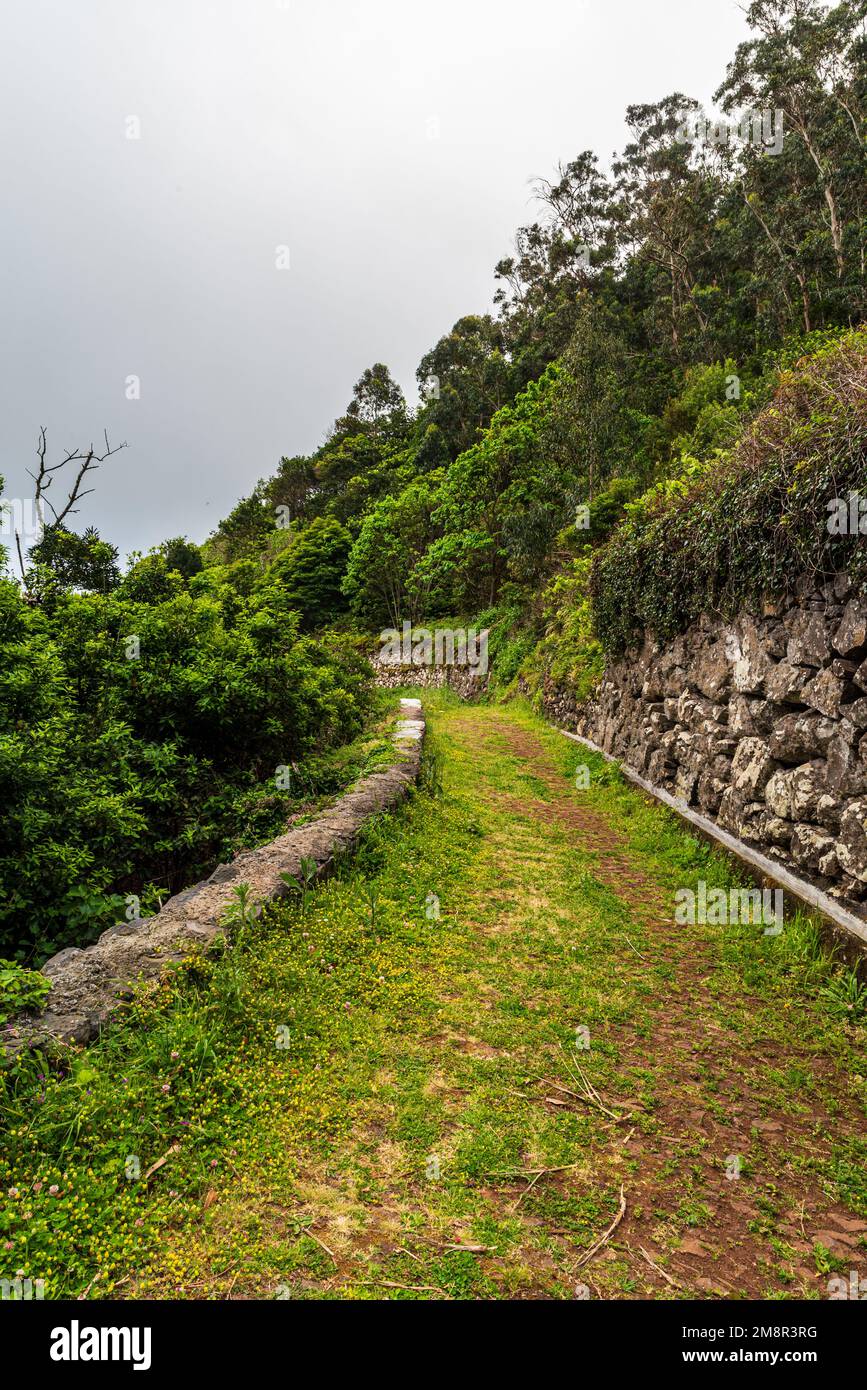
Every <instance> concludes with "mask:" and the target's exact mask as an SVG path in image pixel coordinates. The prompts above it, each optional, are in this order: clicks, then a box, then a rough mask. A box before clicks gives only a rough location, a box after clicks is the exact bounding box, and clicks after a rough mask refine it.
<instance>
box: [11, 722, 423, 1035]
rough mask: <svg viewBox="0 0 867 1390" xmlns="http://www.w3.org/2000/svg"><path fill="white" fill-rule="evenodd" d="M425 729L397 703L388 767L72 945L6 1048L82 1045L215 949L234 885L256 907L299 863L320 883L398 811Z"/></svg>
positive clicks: (282, 889) (48, 968)
mask: <svg viewBox="0 0 867 1390" xmlns="http://www.w3.org/2000/svg"><path fill="white" fill-rule="evenodd" d="M424 729H425V725H424V720H423V719H422V717H421V704H420V702H419V701H418V700H402V701H401V719H400V720H399V721H398V723H397V726H396V730H395V734H394V742H395V761H394V763H393V764H392V766H390V767H387V768H385V769H383V770H382V771H380V772H374V773H371V775H370V776H369V777H365V778H364V779H363V780H362V781H361V782H359V784H358V785H357V786H356V787H355V788H353V790H352V791H348V792H346V793H345V794H344V795H343V796H341V797H339V798H338V800H337V802H336V803H335V804H334V806H332V807H331V808H330V809H329V810H327V811H324V812H323V813H322V814H321V815H318V816H315V817H314V818H313V819H312V820H310V821H309V822H307V823H306V824H304V825H297V826H294V827H293V828H292V829H290V830H288V831H287V832H286V834H285V835H280V836H278V837H277V839H276V840H272V841H271V842H270V843H269V844H267V845H264V846H263V847H262V848H261V849H253V850H248V851H246V852H244V853H243V854H239V855H238V856H237V857H236V858H235V859H233V860H232V862H231V863H230V864H221V865H220V866H219V867H218V868H217V869H215V870H214V872H213V873H212V874H211V876H210V878H208V879H205V880H204V882H202V883H197V884H196V885H195V886H194V887H192V888H188V889H186V890H185V891H184V892H183V893H178V894H177V895H176V896H175V897H173V898H171V899H170V900H169V901H168V902H167V903H166V904H165V906H164V907H163V908H162V910H161V911H160V912H158V913H157V914H156V915H155V916H154V917H145V918H141V919H138V920H136V921H133V922H120V923H118V924H117V926H114V927H109V929H108V930H107V931H105V932H103V934H102V936H101V937H100V939H99V941H98V942H97V943H96V944H95V945H94V946H87V947H83V948H81V947H76V946H70V947H67V948H66V949H65V950H63V951H59V952H58V954H57V955H56V956H52V958H51V960H49V961H46V963H45V965H44V966H43V967H42V973H43V974H44V975H47V976H48V978H49V979H50V981H51V992H50V994H49V995H48V998H47V1001H46V1006H45V1008H44V1009H43V1010H40V1011H39V1012H37V1013H33V1014H29V1015H22V1016H19V1017H18V1018H17V1019H16V1020H15V1022H14V1023H13V1024H12V1025H10V1027H9V1028H8V1030H7V1034H6V1039H5V1042H6V1046H7V1047H9V1048H11V1049H13V1050H15V1049H17V1048H20V1047H22V1046H27V1045H33V1044H35V1043H38V1042H40V1041H41V1040H42V1039H44V1038H46V1037H53V1038H57V1039H60V1040H61V1041H64V1042H75V1043H85V1042H87V1041H88V1040H89V1039H90V1038H92V1037H94V1036H96V1034H97V1033H98V1032H99V1030H100V1028H101V1027H102V1025H103V1024H104V1023H105V1022H106V1020H107V1019H108V1018H109V1016H110V1014H111V1013H112V1012H113V1010H114V1009H116V1008H117V1007H118V1004H119V1003H120V1002H121V1000H123V999H125V998H128V997H129V996H130V995H131V993H132V992H133V989H134V988H135V986H136V985H138V984H141V983H142V982H144V981H146V980H148V979H153V978H154V977H156V976H158V975H160V974H161V973H162V971H163V970H164V969H165V968H166V966H167V965H168V964H169V963H171V962H172V961H180V960H182V959H183V958H184V957H185V956H188V955H190V954H191V953H193V952H195V951H196V950H201V949H204V948H206V947H207V946H209V945H210V944H211V943H212V942H213V940H214V938H215V937H216V936H217V935H218V933H219V932H220V931H221V920H222V918H223V915H224V913H225V911H226V908H227V907H228V906H229V904H230V903H231V902H232V900H233V897H234V893H235V889H236V888H237V887H238V886H239V885H240V884H242V883H246V884H247V885H248V886H249V889H250V899H251V901H252V902H253V903H263V902H268V901H272V900H274V899H277V898H280V897H283V896H285V895H286V894H287V893H289V892H290V887H289V885H288V884H287V883H286V881H285V879H284V877H283V875H284V874H287V875H289V876H290V877H291V878H294V879H296V880H300V877H301V861H302V859H306V860H312V861H313V862H314V863H315V865H316V872H317V875H321V874H325V873H327V871H328V869H329V867H330V865H331V864H332V863H333V861H334V858H335V855H337V854H339V853H341V852H346V851H349V850H351V849H352V847H353V845H354V843H355V841H356V838H357V836H358V832H359V830H360V829H361V827H362V826H363V825H364V823H365V822H366V821H367V820H368V819H369V818H370V817H371V816H373V815H376V814H378V813H379V812H381V811H385V810H387V809H388V808H389V807H391V806H393V805H395V804H396V803H397V802H398V801H399V800H400V799H401V798H402V797H403V796H404V795H405V794H406V792H407V790H408V788H409V786H410V785H411V784H412V783H413V782H414V781H415V780H416V778H417V776H418V771H419V767H420V764H421V756H422V743H423V738H424Z"/></svg>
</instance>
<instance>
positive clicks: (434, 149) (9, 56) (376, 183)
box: [0, 0, 745, 552]
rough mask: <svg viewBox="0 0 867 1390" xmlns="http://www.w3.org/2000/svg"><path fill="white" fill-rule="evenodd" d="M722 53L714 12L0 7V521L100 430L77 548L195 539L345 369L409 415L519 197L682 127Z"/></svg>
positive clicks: (511, 225) (690, 3) (376, 6)
mask: <svg viewBox="0 0 867 1390" xmlns="http://www.w3.org/2000/svg"><path fill="white" fill-rule="evenodd" d="M744 33H745V25H744V20H743V16H742V14H741V13H740V11H739V10H738V8H737V6H736V5H735V4H734V3H733V0H731V3H730V0H725V3H716V2H715V0H667V3H666V4H665V5H664V6H651V5H648V4H647V3H646V0H586V3H580V0H578V3H576V0H536V3H534V4H532V5H528V4H527V3H526V0H496V3H495V2H494V0H445V3H437V4H430V5H422V4H411V3H407V0H365V3H352V0H328V3H326V4H323V3H318V4H317V3H315V0H310V3H295V0H289V2H287V3H283V0H243V2H242V0H212V2H211V3H207V0H122V2H121V3H118V0H79V3H76V4H75V5H69V4H66V3H63V0H7V4H6V6H5V14H4V37H3V47H2V54H0V77H2V80H0V127H2V131H3V147H4V155H3V173H2V179H3V191H4V215H3V223H2V232H0V237H2V255H0V305H2V317H3V327H4V331H3V335H2V346H0V401H2V410H0V474H2V475H3V476H4V477H5V478H6V488H5V494H6V495H7V496H10V497H16V496H26V495H27V490H26V483H27V480H26V475H25V472H24V470H25V468H26V467H27V466H32V463H33V457H34V445H35V441H36V436H37V430H38V427H39V425H40V424H43V423H44V424H45V425H47V427H48V431H49V446H50V448H51V449H52V450H53V451H54V452H55V453H59V451H60V450H62V449H63V448H66V447H72V446H74V445H77V444H81V443H87V442H89V440H90V438H91V437H97V436H101V432H102V430H103V428H104V427H106V428H108V430H109V434H110V437H111V439H112V442H116V441H119V440H120V439H126V440H128V442H129V446H130V447H129V449H128V450H126V451H125V452H124V453H123V454H121V455H120V456H119V458H118V459H116V460H113V461H112V462H111V463H110V464H108V465H106V468H105V470H104V471H103V472H102V473H101V474H99V475H98V490H97V493H96V495H95V496H93V497H90V498H87V499H86V501H85V503H84V504H83V507H82V511H81V513H80V516H79V518H78V524H79V525H84V524H88V523H93V524H96V525H97V526H99V528H100V529H101V531H102V532H103V534H104V535H105V536H106V537H107V538H110V539H112V540H113V541H114V542H115V543H116V544H119V545H120V547H121V549H122V551H124V552H126V551H129V550H130V549H134V548H138V549H146V548H147V547H148V546H150V545H153V544H155V543H157V542H158V541H159V540H161V539H163V538H165V537H166V536H167V535H172V534H176V533H179V532H185V533H188V534H189V535H191V536H192V537H193V538H194V539H197V540H200V539H203V538H204V536H205V535H206V534H207V533H208V531H209V530H210V529H211V528H212V527H213V525H215V524H216V522H217V521H218V520H219V519H220V518H221V517H222V516H224V515H225V514H226V513H227V512H228V511H229V510H230V508H231V507H232V506H233V505H234V502H235V501H236V500H237V498H238V497H239V496H242V495H243V494H244V493H246V492H248V491H249V490H250V488H251V486H252V485H253V484H254V483H255V481H256V479H257V478H259V477H261V476H265V475H267V474H268V473H270V472H271V471H272V470H273V468H274V466H275V465H276V462H277V460H278V459H279V457H280V455H281V454H283V453H289V454H291V453H297V452H306V451H308V450H310V449H312V448H314V447H315V446H316V445H317V444H318V443H320V442H321V439H322V436H323V434H324V431H325V430H326V428H327V427H328V425H329V424H330V423H331V421H332V420H333V418H334V417H335V416H336V415H337V414H338V413H339V412H340V411H341V410H342V409H343V407H344V406H345V404H346V402H347V401H348V399H349V396H350V393H351V388H352V385H353V383H354V381H355V380H356V378H357V377H358V376H359V375H360V373H361V371H362V370H363V369H364V367H365V366H367V365H369V364H370V363H371V362H373V361H376V360H381V361H385V362H388V363H389V365H390V366H391V368H392V371H393V372H394V374H395V376H396V377H397V379H398V380H399V381H400V382H401V384H402V385H403V387H404V389H405V390H406V392H407V394H408V396H410V397H411V398H414V394H415V392H414V387H415V383H414V371H415V367H416V364H417V362H418V360H419V358H420V357H421V355H422V353H423V352H424V351H425V350H426V349H427V348H428V347H429V346H431V345H432V344H433V343H434V342H435V341H436V339H437V338H438V337H439V336H440V335H441V334H442V333H444V332H446V331H447V330H448V329H449V328H450V327H451V325H452V323H453V322H454V320H455V319H456V318H458V317H460V316H461V315H462V314H465V313H473V312H483V311H484V310H485V309H487V308H488V307H489V306H490V300H491V294H492V292H493V288H494V282H493V274H492V271H493V266H494V263H495V262H496V261H497V260H498V259H499V258H500V257H501V256H503V255H505V254H507V253H508V251H509V250H510V247H511V239H512V235H513V233H514V230H515V228H516V227H517V226H518V225H519V224H520V223H522V222H525V221H527V220H529V219H530V218H531V216H532V208H531V206H530V204H529V202H528V197H529V188H528V180H529V179H530V178H531V177H533V176H537V175H548V174H550V172H551V171H552V169H553V167H554V166H555V165H556V162H557V161H558V160H559V159H562V160H566V159H569V158H571V157H572V156H573V155H574V154H576V153H577V152H578V151H579V150H580V149H584V148H588V147H590V148H594V149H596V150H597V151H598V153H599V154H600V155H601V156H602V157H604V158H607V157H609V156H610V154H611V153H612V152H613V151H614V149H615V148H617V147H619V146H620V145H622V143H623V141H624V138H625V127H624V124H623V115H624V111H625V108H626V105H627V104H628V103H629V102H638V101H652V100H656V99H657V98H659V97H661V96H663V95H665V94H666V93H667V92H669V91H672V90H675V89H680V90H684V91H687V92H689V93H690V94H692V95H695V96H697V97H699V98H700V99H703V100H708V99H709V97H710V93H711V91H712V90H713V88H714V86H715V85H716V83H717V82H718V81H719V80H720V78H721V77H722V75H723V71H724V66H725V62H726V61H727V60H728V58H729V57H730V56H731V54H732V53H733V51H734V47H735V44H736V43H737V42H738V41H739V40H740V39H741V38H742V37H743V36H744ZM131 117H134V118H137V119H138V121H140V138H139V139H128V138H127V130H128V129H131V128H132V127H131V126H130V125H129V118H131ZM281 245H287V246H288V247H289V249H290V260H291V265H290V269H289V270H278V269H277V268H276V264H275V257H276V254H277V253H276V248H277V247H278V246H281ZM132 374H135V375H137V376H138V377H139V378H140V381H141V398H140V400H137V401H130V400H127V399H126V398H125V381H126V378H127V377H128V376H130V375H132Z"/></svg>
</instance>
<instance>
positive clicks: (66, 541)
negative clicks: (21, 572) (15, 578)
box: [28, 525, 120, 594]
mask: <svg viewBox="0 0 867 1390" xmlns="http://www.w3.org/2000/svg"><path fill="white" fill-rule="evenodd" d="M117 558H118V557H117V547H116V546H114V545H109V543H108V542H107V541H103V540H100V537H99V532H98V531H97V530H96V528H95V527H93V526H89V527H88V528H87V530H86V531H85V532H84V533H83V535H80V536H79V535H77V534H76V533H75V532H74V531H68V530H67V529H66V527H65V526H57V525H55V526H47V527H46V528H45V531H44V533H43V535H42V539H41V540H39V541H37V543H36V544H35V545H34V546H32V548H31V550H30V554H29V556H28V561H29V564H30V565H32V566H33V567H34V568H35V569H36V570H37V575H38V577H37V576H33V583H35V586H36V587H37V588H41V589H42V590H43V591H44V590H45V589H46V587H47V588H56V589H61V590H69V589H89V590H92V591H93V592H95V593H99V594H106V593H108V592H109V590H110V589H114V588H115V587H116V586H117V585H118V584H119V582H120V570H119V569H118V564H117ZM28 583H30V584H31V587H33V583H31V580H30V578H28Z"/></svg>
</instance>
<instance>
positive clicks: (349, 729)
mask: <svg viewBox="0 0 867 1390" xmlns="http://www.w3.org/2000/svg"><path fill="white" fill-rule="evenodd" d="M253 568H254V571H255V570H256V567H255V566H254V567H253ZM143 573H146V574H147V576H148V578H149V580H153V578H154V575H156V576H157V577H158V578H159V579H160V582H161V583H162V582H165V583H167V584H168V588H169V592H168V593H164V594H162V595H158V594H155V593H154V592H153V588H150V589H149V590H148V591H147V592H146V593H145V592H142V591H141V581H142V574H143ZM239 577H240V578H241V580H242V583H241V586H240V587H241V590H244V589H246V592H242V591H239V588H238V587H236V586H235V585H234V584H232V583H231V582H229V581H230V580H231V579H232V578H239ZM249 578H250V577H249V575H248V574H245V573H244V572H243V571H242V574H241V576H238V575H233V573H232V572H231V571H229V572H228V576H222V577H221V576H220V575H217V576H216V577H213V576H212V577H211V578H210V587H209V588H208V587H206V586H205V583H204V581H205V574H202V575H199V576H196V579H195V580H194V581H193V582H194V583H195V582H196V580H198V581H201V586H200V592H197V593H192V592H188V591H187V590H185V589H184V588H183V581H182V580H181V576H180V575H179V574H178V573H177V572H172V573H167V572H166V570H165V561H164V559H163V557H161V556H154V557H147V559H146V560H144V561H141V562H140V563H139V564H138V565H137V566H135V568H134V570H133V572H132V575H131V576H128V577H127V580H126V581H125V590H126V591H124V590H123V589H122V590H119V591H117V592H116V593H115V594H112V595H109V596H106V597H103V596H99V595H95V594H93V595H76V594H70V595H66V596H59V597H58V598H57V599H56V600H55V602H54V603H53V604H52V605H50V606H49V607H38V606H37V607H34V606H33V605H32V604H28V603H26V602H24V600H23V599H22V597H21V595H20V593H19V591H18V590H17V588H16V586H15V585H14V584H12V583H11V582H9V581H2V582H0V797H2V801H3V806H4V815H3V821H2V828H0V945H2V946H3V947H4V948H5V949H6V950H7V951H8V952H11V953H12V954H13V955H15V956H16V957H17V958H18V959H21V960H30V959H33V958H37V959H44V957H45V956H46V955H47V954H50V952H51V951H52V950H53V949H56V947H57V946H59V945H63V944H67V943H69V942H72V941H74V942H76V944H82V943H84V942H86V941H87V940H91V939H93V937H94V936H95V935H96V934H97V933H98V932H99V931H100V930H102V929H103V928H105V927H107V926H110V925H111V924H112V922H114V921H117V920H118V918H119V917H121V916H123V915H124V907H125V901H124V899H125V896H126V895H127V894H134V895H136V896H141V895H142V894H143V892H144V889H145V887H146V885H147V884H148V883H151V882H156V883H159V884H160V885H162V887H163V888H164V890H165V891H173V890H175V889H176V888H178V887H181V886H183V885H184V882H185V881H189V876H190V875H192V874H195V873H200V872H202V871H206V870H208V869H209V867H210V866H211V865H212V864H213V862H214V860H215V859H217V858H218V857H219V856H220V855H221V854H222V853H223V852H225V849H226V847H227V845H228V844H229V843H231V842H232V840H233V839H234V838H235V837H236V836H237V835H238V834H240V833H243V832H244V828H245V827H247V828H248V829H249V830H250V831H252V829H253V828H258V829H260V830H265V838H267V832H268V831H269V830H270V833H275V832H276V830H277V829H278V828H279V826H280V823H281V810H282V814H283V818H285V814H286V812H287V810H288V809H289V802H290V798H289V795H288V793H285V792H284V793H281V792H280V791H279V790H277V791H276V792H275V786H274V780H273V779H274V777H275V774H276V772H277V769H278V767H281V766H290V765H292V764H299V763H302V762H303V760H304V759H305V758H306V757H309V756H314V757H315V756H318V755H321V754H323V753H324V752H325V751H326V750H328V749H330V748H333V747H335V746H337V745H339V744H341V743H344V742H345V741H346V740H348V739H350V738H352V737H353V736H354V735H355V734H356V733H357V732H358V731H359V729H360V728H361V724H362V721H363V719H364V718H365V715H366V712H367V710H368V709H369V696H368V693H367V680H368V672H369V668H368V667H367V665H366V662H364V660H363V659H362V658H360V657H359V656H358V655H357V654H356V653H355V652H354V650H353V649H352V647H351V646H350V645H349V644H347V643H344V642H341V641H339V640H338V639H337V638H335V637H333V636H327V637H325V638H324V639H322V640H319V641H313V640H312V639H310V638H307V637H304V636H302V635H301V633H300V632H299V627H298V617H297V614H296V613H295V612H294V611H293V609H292V606H291V604H290V602H289V599H288V597H287V595H286V594H285V593H284V592H283V591H282V589H281V587H280V586H279V585H278V584H274V583H264V582H262V581H261V576H260V580H259V582H258V583H249V582H246V583H244V582H243V581H244V580H247V581H249ZM221 581H222V582H221ZM178 586H180V587H178ZM131 591H132V592H131ZM269 784H270V786H269Z"/></svg>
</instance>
